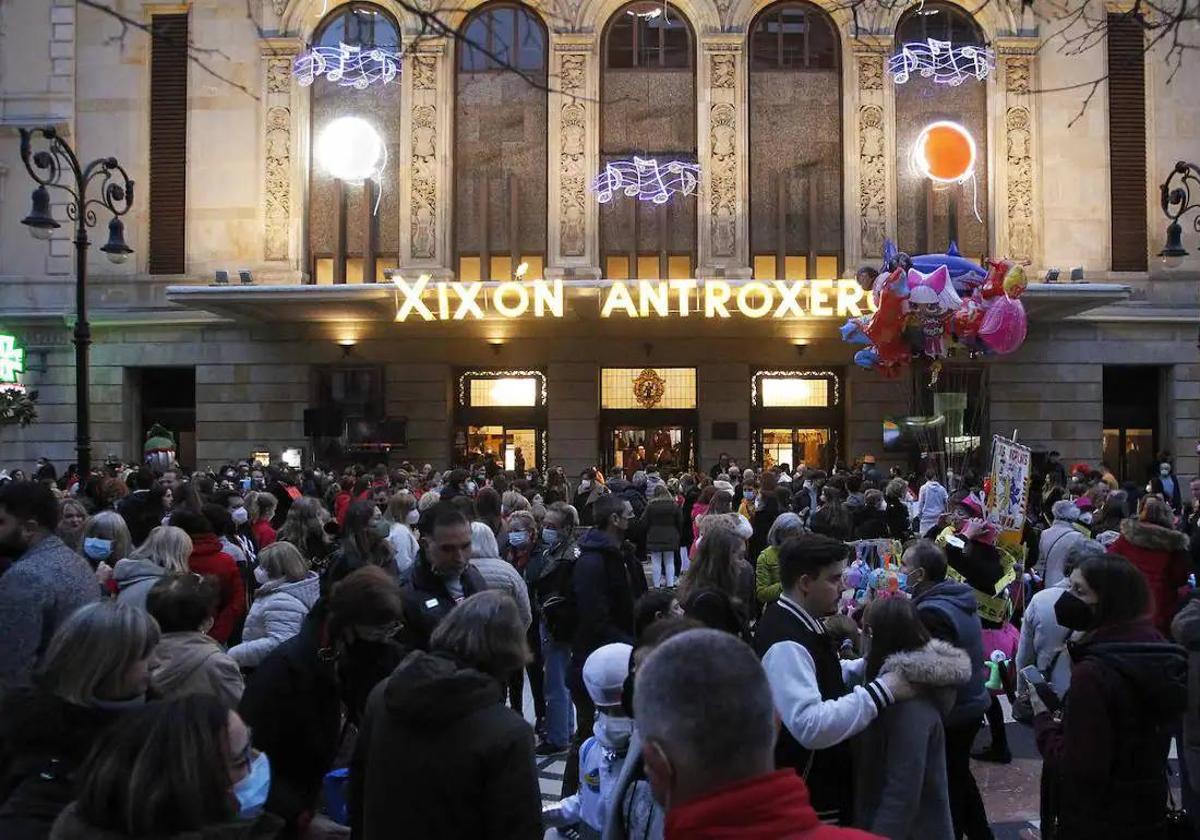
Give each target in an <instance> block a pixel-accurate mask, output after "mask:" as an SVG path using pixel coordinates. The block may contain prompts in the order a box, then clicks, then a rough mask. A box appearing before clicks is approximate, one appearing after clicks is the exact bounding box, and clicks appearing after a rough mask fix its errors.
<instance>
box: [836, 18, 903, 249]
mask: <svg viewBox="0 0 1200 840" xmlns="http://www.w3.org/2000/svg"><path fill="white" fill-rule="evenodd" d="M884 57H885V48H884V47H883V45H881V44H875V43H869V42H865V41H864V42H863V43H861V44H857V46H856V49H855V51H854V71H855V76H856V79H857V83H856V90H855V93H856V96H857V102H858V107H857V110H856V112H855V113H853V114H849V115H847V119H846V123H847V129H848V130H847V136H848V137H849V138H850V142H849V143H848V144H847V145H848V147H849V149H851V150H853V151H852V152H851V153H849V154H847V155H846V160H847V163H848V164H849V165H850V166H851V167H852V171H856V172H857V179H856V180H855V181H854V182H853V183H851V184H849V185H848V188H849V189H848V194H849V195H850V196H851V199H850V202H848V203H850V204H851V206H852V207H853V208H854V213H853V222H852V223H851V227H850V229H849V230H848V231H847V236H846V266H847V268H850V269H853V268H855V267H857V266H858V264H859V263H862V262H868V261H877V260H878V259H879V258H880V257H881V256H882V254H883V240H884V237H885V236H889V235H892V236H894V233H895V229H896V170H895V161H896V150H895V146H896V132H895V126H894V121H893V119H892V113H893V111H894V110H895V106H894V102H895V100H894V99H893V97H892V95H891V91H890V88H889V86H888V85H885V84H884V72H883V67H884ZM848 215H849V214H848Z"/></svg>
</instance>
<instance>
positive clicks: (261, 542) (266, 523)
mask: <svg viewBox="0 0 1200 840" xmlns="http://www.w3.org/2000/svg"><path fill="white" fill-rule="evenodd" d="M250 533H251V534H252V535H253V536H254V542H255V543H257V544H258V550H259V551H262V550H263V549H264V548H266V547H267V546H269V545H270V544H271V543H273V542H275V529H274V528H272V527H271V520H269V519H260V520H258V521H257V522H255V523H254V524H252V525H251V526H250Z"/></svg>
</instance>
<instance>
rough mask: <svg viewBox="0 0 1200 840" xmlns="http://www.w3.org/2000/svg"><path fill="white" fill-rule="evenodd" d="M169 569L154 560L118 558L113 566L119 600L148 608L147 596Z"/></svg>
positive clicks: (122, 602)
mask: <svg viewBox="0 0 1200 840" xmlns="http://www.w3.org/2000/svg"><path fill="white" fill-rule="evenodd" d="M166 573H167V570H166V569H164V568H163V567H162V566H160V565H158V564H157V563H155V562H154V561H153V560H142V559H137V560H133V559H130V558H125V559H124V560H118V561H117V565H115V566H113V576H112V579H113V582H114V583H115V584H116V585H117V602H118V603H120V604H129V605H130V606H134V607H141V608H142V609H146V596H147V595H149V594H150V590H151V589H152V588H153V587H154V584H156V583H158V580H159V578H161V577H163V576H164V575H166Z"/></svg>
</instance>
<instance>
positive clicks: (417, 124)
mask: <svg viewBox="0 0 1200 840" xmlns="http://www.w3.org/2000/svg"><path fill="white" fill-rule="evenodd" d="M412 75H413V99H414V101H417V102H421V103H423V104H416V105H414V106H413V109H412V168H411V173H412V180H411V189H410V193H409V204H410V210H411V221H410V232H411V235H412V255H413V257H414V258H416V259H433V258H434V257H436V256H437V209H438V186H437V185H438V172H437V166H438V161H437V142H438V141H437V120H438V113H437V106H436V105H432V104H429V102H430V101H436V99H435V97H431V96H428V95H424V94H427V93H428V92H431V91H432V92H434V93H436V91H437V58H436V57H434V56H427V55H417V56H414V57H413V61H412Z"/></svg>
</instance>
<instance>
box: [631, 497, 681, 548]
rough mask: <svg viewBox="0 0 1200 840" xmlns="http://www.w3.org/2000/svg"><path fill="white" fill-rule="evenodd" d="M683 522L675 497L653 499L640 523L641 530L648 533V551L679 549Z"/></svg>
mask: <svg viewBox="0 0 1200 840" xmlns="http://www.w3.org/2000/svg"><path fill="white" fill-rule="evenodd" d="M681 522H682V517H681V515H680V513H679V508H678V507H676V505H675V500H674V499H651V500H650V502H649V503H648V504H647V505H646V509H645V510H644V511H643V512H642V519H641V522H640V523H638V527H639V530H642V531H644V532H645V534H646V551H661V552H673V551H675V550H676V549H678V548H679V528H680V525H681Z"/></svg>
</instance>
